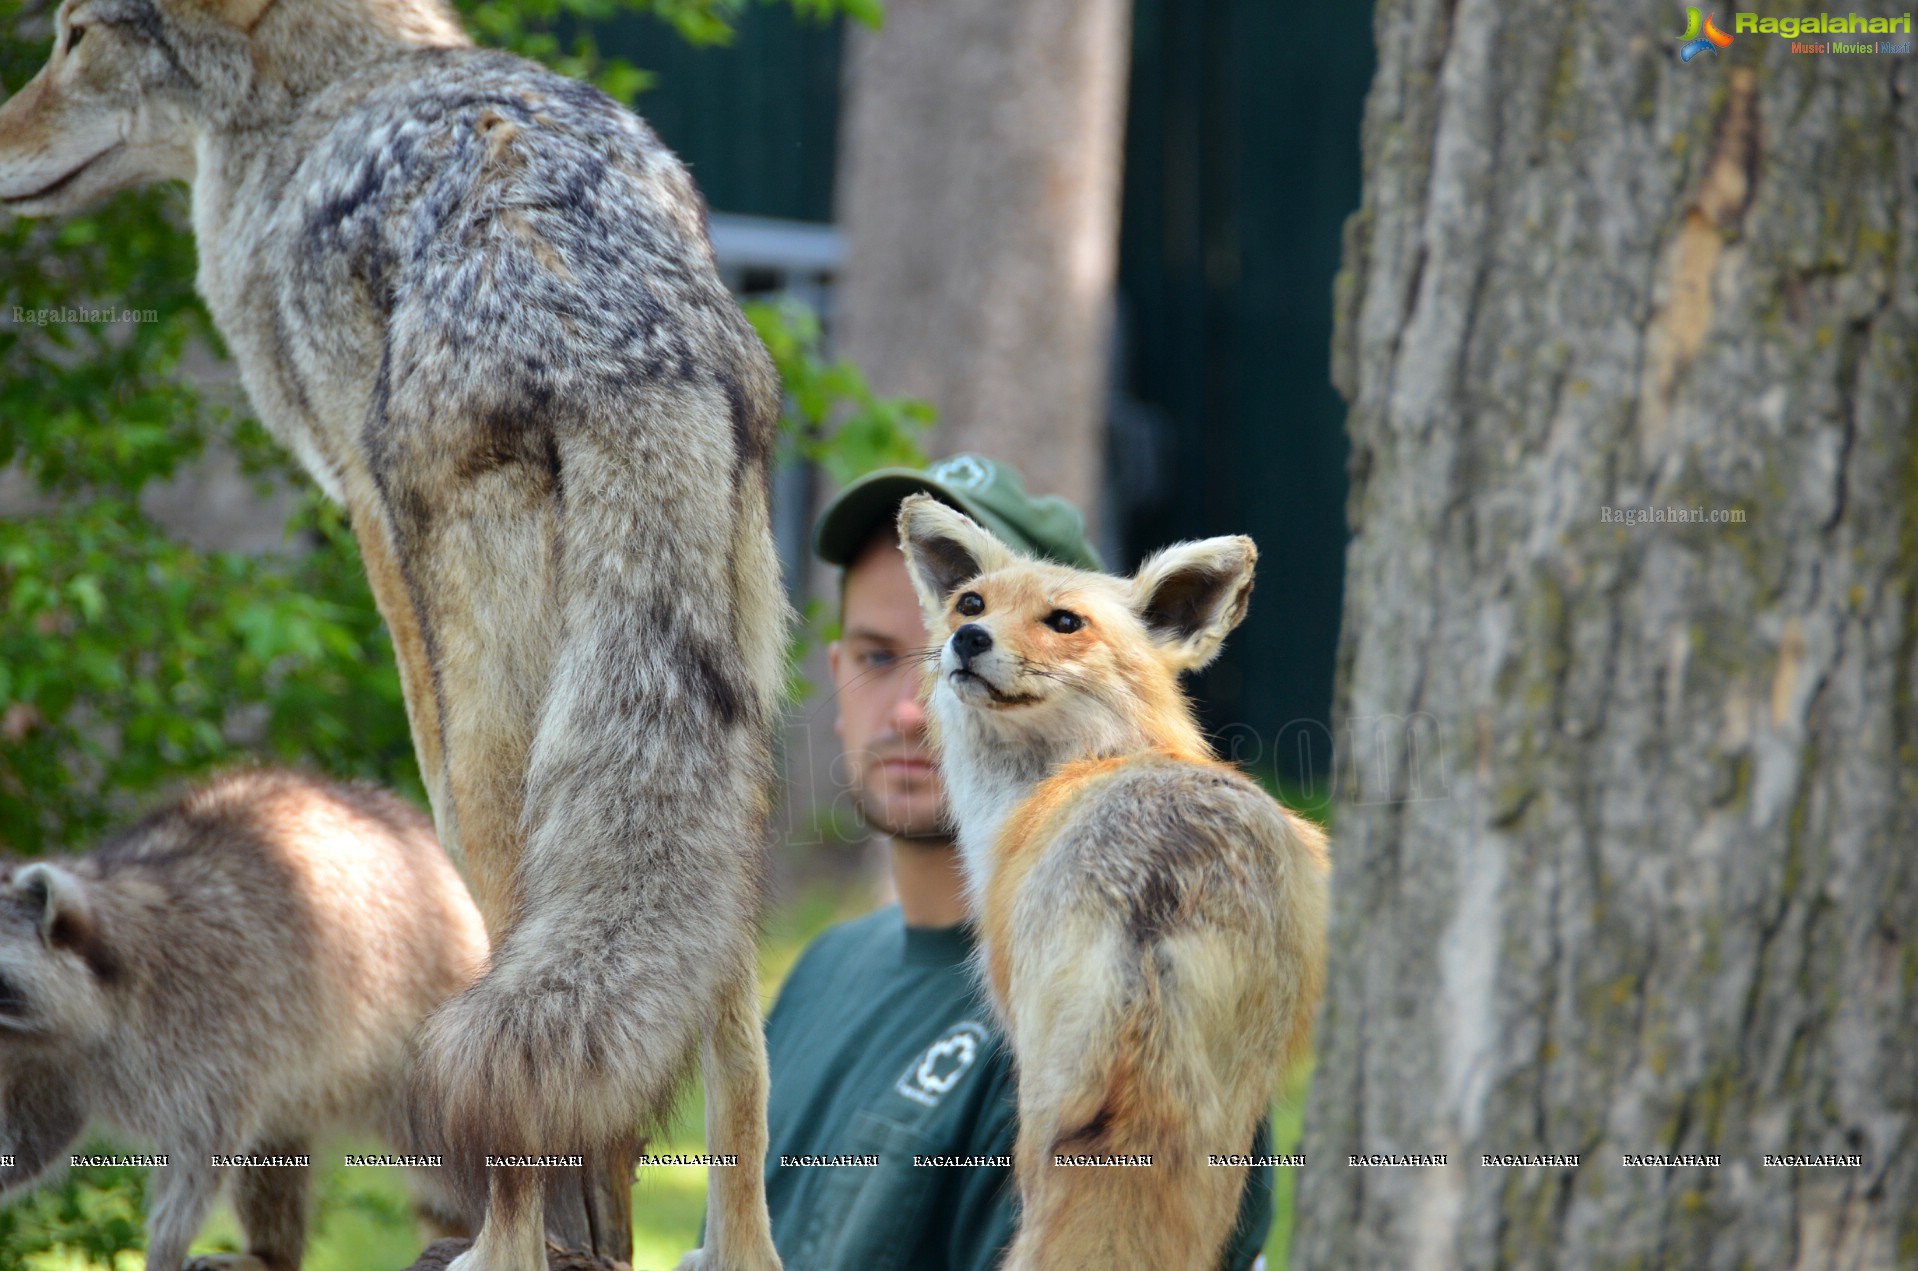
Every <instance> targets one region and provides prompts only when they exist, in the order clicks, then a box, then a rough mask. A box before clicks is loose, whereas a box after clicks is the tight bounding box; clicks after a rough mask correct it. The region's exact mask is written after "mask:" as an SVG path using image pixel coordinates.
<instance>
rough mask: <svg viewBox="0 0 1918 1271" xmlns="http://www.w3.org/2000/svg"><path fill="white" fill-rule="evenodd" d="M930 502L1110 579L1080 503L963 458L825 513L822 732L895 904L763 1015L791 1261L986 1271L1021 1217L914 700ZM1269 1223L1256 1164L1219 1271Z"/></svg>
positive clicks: (898, 476)
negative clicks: (828, 726)
mask: <svg viewBox="0 0 1918 1271" xmlns="http://www.w3.org/2000/svg"><path fill="white" fill-rule="evenodd" d="M921 491H923V492H925V493H927V494H931V495H933V496H935V497H936V498H939V499H941V500H942V501H944V502H947V503H950V504H951V505H953V506H954V507H956V508H958V509H959V510H960V511H962V512H964V513H966V515H968V516H970V517H972V518H973V519H974V520H976V521H978V522H979V523H980V524H982V525H984V526H986V527H987V528H988V529H990V530H992V531H993V532H994V533H995V534H997V535H999V537H1000V538H1002V539H1004V540H1005V541H1006V542H1008V543H1010V544H1012V545H1013V546H1015V547H1017V548H1020V549H1022V550H1024V551H1027V552H1031V553H1035V554H1038V555H1042V556H1047V557H1051V558H1053V559H1055V560H1058V561H1060V562H1062V563H1065V564H1071V565H1077V566H1081V567H1083V568H1089V569H1099V568H1102V567H1103V566H1102V565H1101V562H1100V561H1099V558H1098V555H1097V553H1096V552H1094V550H1093V549H1092V547H1091V545H1090V544H1089V543H1087V541H1086V537H1085V523H1084V520H1083V518H1082V517H1081V516H1080V514H1079V512H1078V510H1077V509H1076V508H1073V507H1072V506H1071V505H1070V504H1068V503H1066V502H1065V501H1064V500H1062V499H1057V498H1043V499H1035V498H1032V497H1030V496H1028V495H1027V494H1026V492H1025V490H1024V488H1023V486H1022V485H1021V483H1020V480H1019V477H1018V475H1017V474H1016V473H1014V472H1013V471H1012V470H1011V469H1009V468H1007V467H1005V466H1004V465H1003V464H995V463H993V462H991V461H989V460H986V459H982V458H979V457H978V456H974V455H961V456H958V457H956V458H952V459H948V460H946V461H945V462H943V463H940V464H937V465H935V466H934V467H932V468H931V469H929V470H927V471H925V472H916V471H908V470H903V469H894V470H887V471H884V472H878V473H874V474H872V475H870V476H867V477H865V478H863V479H861V480H859V481H856V482H854V483H853V484H852V485H850V486H848V487H847V488H846V489H845V490H844V491H842V492H841V493H840V494H839V496H838V497H837V498H835V499H834V500H833V502H832V503H831V504H830V505H829V506H828V507H827V508H826V510H825V512H824V513H823V514H822V515H821V517H820V519H819V524H818V526H817V530H816V533H815V536H814V549H815V550H816V551H817V552H818V554H819V556H820V557H821V558H822V559H823V560H825V561H827V562H828V563H830V564H834V565H839V566H842V567H844V569H845V573H844V576H843V580H842V586H841V593H840V595H841V629H842V635H841V637H840V638H839V639H838V640H837V641H835V642H834V643H833V644H832V645H830V646H829V647H828V650H827V659H828V663H829V665H830V667H831V671H832V680H833V686H834V688H835V690H836V699H835V700H836V702H837V705H838V718H837V721H836V723H835V726H834V727H835V731H836V732H837V733H838V735H839V737H840V740H841V741H842V742H843V743H844V745H845V748H846V758H847V765H846V766H847V771H848V774H849V780H850V785H851V788H852V794H853V796H854V798H855V799H856V800H857V801H858V805H859V809H860V812H861V814H862V815H863V817H864V818H865V821H866V823H867V824H868V825H870V826H871V827H872V828H873V829H874V830H875V831H877V832H878V833H879V834H881V835H883V836H885V839H886V841H887V845H888V847H889V849H890V856H891V864H892V877H893V883H894V887H895V889H896V891H897V892H898V896H899V900H898V903H897V904H895V905H888V906H886V907H885V908H882V909H880V910H878V911H877V912H875V913H872V914H869V915H867V916H866V917H864V918H859V919H855V920H854V921H852V922H848V923H845V924H843V925H841V926H838V927H835V928H833V929H832V930H830V931H827V932H826V933H825V934H824V935H822V936H820V937H819V938H818V939H817V940H815V941H814V942H813V943H812V945H811V946H810V947H809V948H808V949H807V950H806V952H805V953H804V954H803V955H802V956H801V957H800V960H799V962H798V964H797V965H796V966H795V967H794V968H793V971H792V975H791V976H790V977H789V978H788V980H787V981H786V986H785V988H784V989H783V990H782V991H781V993H780V996H779V1001H778V1002H777V1003H776V1004H775V1005H774V1007H773V1010H772V1014H771V1015H770V1016H769V1017H768V1019H767V1021H766V1044H767V1051H768V1054H769V1056H770V1061H771V1071H772V1096H771V1100H770V1105H769V1111H768V1125H769V1129H770V1134H771V1143H770V1149H769V1151H768V1153H767V1157H766V1197H767V1203H768V1204H769V1205H770V1207H771V1209H772V1220H773V1240H774V1243H775V1244H776V1245H777V1246H778V1247H779V1252H780V1255H781V1257H782V1258H783V1259H784V1260H785V1263H786V1266H787V1267H788V1268H790V1269H791V1271H894V1269H897V1271H988V1269H989V1268H993V1267H996V1266H997V1265H998V1264H999V1261H1000V1259H1001V1258H1002V1256H1003V1254H1004V1252H1005V1249H1006V1247H1007V1245H1009V1244H1010V1243H1011V1239H1012V1232H1013V1228H1014V1225H1015V1223H1016V1221H1017V1211H1016V1204H1017V1196H1016V1188H1015V1186H1014V1183H1013V1179H1012V1168H1011V1155H1012V1150H1013V1138H1014V1134H1015V1132H1016V1124H1015V1119H1014V1110H1015V1104H1016V1097H1017V1092H1016V1089H1015V1082H1014V1078H1013V1075H1012V1072H1011V1065H1010V1060H1009V1056H1008V1054H1007V1052H1006V1050H1005V1049H1004V1047H1003V1045H1002V1043H1001V1041H1000V1037H999V1033H998V1030H997V1028H996V1027H995V1026H994V1023H993V1020H992V1015H991V1011H990V1009H989V1008H988V1006H987V1005H986V1003H985V1001H984V999H983V998H982V997H980V996H979V994H978V993H977V992H976V991H975V988H974V980H973V976H972V971H971V968H970V967H969V965H968V958H969V957H970V955H971V952H972V945H973V937H972V933H971V930H970V928H969V927H967V926H966V925H965V924H966V920H967V912H966V901H965V888H964V880H963V877H962V875H961V872H960V864H959V855H958V852H957V850H956V849H955V847H954V845H953V840H952V835H951V831H950V830H949V829H948V828H947V826H946V823H945V820H944V815H943V812H942V809H941V799H942V790H941V786H940V781H939V773H938V770H937V769H936V768H935V767H934V766H933V763H932V761H931V757H930V754H929V752H928V749H927V741H926V735H925V723H926V720H925V715H924V713H923V711H922V709H921V707H920V704H919V701H918V691H919V684H920V679H921V676H922V673H923V668H924V661H923V658H922V655H923V654H924V653H925V652H926V651H927V649H928V648H929V646H930V645H931V644H932V641H931V639H930V638H929V637H928V636H927V634H926V630H925V626H924V622H923V619H922V618H921V617H920V612H919V603H918V600H917V599H916V598H915V596H914V594H913V590H912V584H911V582H910V581H909V580H908V578H907V576H906V566H905V558H904V557H903V556H902V555H901V554H900V552H899V544H898V532H897V530H896V529H895V528H894V517H895V515H896V513H897V511H898V507H899V503H900V501H901V500H902V499H904V498H905V497H906V496H907V495H908V494H913V493H917V492H921ZM1268 1138H1269V1131H1268V1129H1267V1128H1261V1130H1260V1132H1259V1138H1258V1141H1257V1143H1256V1144H1254V1145H1248V1146H1252V1148H1253V1150H1254V1151H1258V1152H1265V1151H1268V1150H1269V1145H1268ZM1271 1221H1272V1173H1271V1171H1270V1170H1269V1169H1264V1170H1255V1171H1253V1173H1252V1174H1251V1176H1250V1179H1249V1182H1248V1185H1247V1188H1246V1194H1245V1198H1244V1201H1243V1202H1242V1204H1241V1206H1240V1215H1239V1227H1238V1230H1237V1232H1235V1234H1234V1237H1233V1240H1232V1242H1231V1244H1230V1245H1229V1246H1228V1257H1227V1261H1226V1267H1227V1268H1229V1269H1230V1271H1241V1269H1242V1268H1246V1267H1249V1266H1251V1265H1253V1262H1254V1259H1255V1258H1256V1257H1257V1256H1258V1249H1259V1246H1260V1244H1261V1243H1262V1242H1263V1241H1264V1238H1265V1233H1266V1231H1267V1229H1268V1228H1269V1227H1270V1225H1271Z"/></svg>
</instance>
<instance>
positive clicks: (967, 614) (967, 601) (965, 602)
mask: <svg viewBox="0 0 1918 1271" xmlns="http://www.w3.org/2000/svg"><path fill="white" fill-rule="evenodd" d="M953 608H954V609H956V610H958V611H959V616H960V617H961V618H977V617H978V616H979V615H980V614H982V613H984V612H985V611H986V600H985V597H984V596H981V595H980V594H979V593H978V592H976V591H969V592H967V593H966V594H965V595H963V596H961V597H959V603H958V604H956V605H954V606H953Z"/></svg>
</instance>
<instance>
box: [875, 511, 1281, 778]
mask: <svg viewBox="0 0 1918 1271" xmlns="http://www.w3.org/2000/svg"><path fill="white" fill-rule="evenodd" d="M899 538H900V546H901V547H902V549H903V550H904V552H905V555H906V566H907V570H908V572H909V573H910V574H911V577H912V582H913V587H914V590H915V591H917V592H918V595H919V602H920V605H921V607H922V608H923V609H924V611H925V616H926V626H927V629H928V630H929V631H931V632H932V634H933V636H934V637H935V638H937V639H940V640H941V641H942V643H941V645H940V647H939V653H938V663H937V666H936V668H935V669H934V673H933V675H932V677H931V680H930V690H929V691H930V694H931V698H930V705H931V710H932V714H933V716H934V718H935V720H936V721H937V722H938V724H939V725H940V727H941V729H942V731H944V730H949V729H951V728H953V727H955V726H957V725H959V724H961V723H962V722H963V724H964V726H965V727H966V728H967V729H968V731H970V732H972V733H974V734H975V735H976V736H978V737H979V738H980V739H981V740H986V741H997V742H1000V743H1008V744H1011V745H1012V746H1013V747H1014V748H1016V749H1017V750H1019V751H1022V752H1024V753H1027V754H1030V755H1031V756H1032V757H1033V759H1034V760H1035V761H1037V762H1040V763H1042V764H1045V765H1047V766H1050V765H1051V764H1054V763H1058V762H1061V761H1063V760H1065V759H1070V758H1074V757H1077V756H1080V755H1087V754H1115V753H1126V752H1130V751H1134V750H1138V749H1142V748H1145V747H1148V746H1161V747H1166V748H1169V749H1172V750H1176V751H1180V752H1183V753H1192V754H1209V753H1210V752H1209V748H1208V747H1207V746H1206V745H1205V743H1204V741H1203V739H1202V738H1201V737H1200V734H1199V731H1198V727H1197V725H1196V724H1195V723H1194V722H1193V719H1192V712H1191V708H1190V706H1189V704H1188V703H1187V701H1186V699H1185V695H1184V694H1183V692H1181V690H1180V688H1179V676H1180V675H1181V674H1182V673H1183V672H1186V671H1190V670H1196V669H1197V668H1199V667H1202V666H1204V665H1206V664H1207V663H1208V662H1210V661H1211V660H1212V659H1213V658H1214V657H1216V656H1217V655H1218V652H1219V646H1220V644H1221V643H1222V642H1223V641H1224V640H1225V637H1226V634H1227V633H1228V632H1230V631H1231V630H1232V628H1234V627H1236V626H1237V625H1238V624H1239V622H1240V620H1241V619H1243V618H1244V617H1245V610H1246V603H1247V600H1248V599H1249V597H1250V596H1251V593H1252V570H1253V566H1254V564H1255V563H1256V561H1257V560H1258V549H1257V548H1256V547H1254V546H1253V544H1252V540H1251V539H1249V538H1244V537H1231V538H1212V539H1206V540H1204V541H1203V542H1198V543H1181V544H1179V545H1177V546H1175V547H1168V548H1166V549H1165V550H1164V551H1162V552H1159V553H1158V554H1157V555H1155V556H1153V557H1152V558H1151V559H1149V560H1147V561H1146V562H1145V563H1144V564H1143V565H1141V566H1140V567H1139V571H1138V572H1137V573H1136V574H1134V575H1133V576H1132V577H1131V578H1114V577H1110V576H1108V575H1105V574H1096V573H1091V572H1088V571H1086V570H1079V569H1072V568H1069V567H1067V566H1064V565H1056V564H1052V563H1050V562H1047V561H1037V560H1032V559H1029V558H1027V557H1024V556H1022V555H1020V554H1018V553H1017V552H1014V551H1013V550H1012V549H1011V548H1009V547H1007V546H1006V545H1005V544H1004V543H1002V542H1000V541H999V540H998V539H997V538H994V537H993V536H992V535H991V534H990V533H988V532H987V531H986V530H984V529H982V528H981V527H980V526H979V525H977V524H975V523H974V522H973V521H972V520H971V519H969V518H968V517H966V516H965V515H964V514H962V513H960V512H957V511H955V510H954V509H952V508H950V507H948V506H946V505H945V504H943V503H940V502H938V501H937V500H935V499H933V498H931V497H929V496H927V495H914V496H912V497H911V498H909V499H907V500H906V501H905V502H904V504H902V505H901V507H900V511H899Z"/></svg>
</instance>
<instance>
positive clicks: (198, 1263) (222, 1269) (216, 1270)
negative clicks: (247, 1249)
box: [180, 1253, 272, 1271]
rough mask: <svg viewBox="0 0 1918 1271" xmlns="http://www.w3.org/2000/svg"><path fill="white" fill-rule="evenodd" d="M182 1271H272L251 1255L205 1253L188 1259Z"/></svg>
mask: <svg viewBox="0 0 1918 1271" xmlns="http://www.w3.org/2000/svg"><path fill="white" fill-rule="evenodd" d="M180 1271H272V1268H271V1267H269V1266H267V1265H266V1263H264V1262H262V1261H260V1260H259V1259H258V1258H256V1257H254V1256H253V1255H252V1254H250V1253H203V1254H200V1255H199V1256H198V1257H193V1258H188V1259H187V1260H186V1263H185V1265H184V1266H182V1267H181V1268H180Z"/></svg>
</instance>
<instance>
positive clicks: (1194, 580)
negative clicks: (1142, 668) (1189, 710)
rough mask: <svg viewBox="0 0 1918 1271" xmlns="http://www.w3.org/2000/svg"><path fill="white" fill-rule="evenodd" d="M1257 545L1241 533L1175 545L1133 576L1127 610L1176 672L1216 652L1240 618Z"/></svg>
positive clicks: (1248, 595)
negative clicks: (1134, 615)
mask: <svg viewBox="0 0 1918 1271" xmlns="http://www.w3.org/2000/svg"><path fill="white" fill-rule="evenodd" d="M1258 559H1259V549H1258V548H1257V547H1255V546H1253V543H1252V540H1251V539H1249V538H1246V537H1244V536H1243V535H1236V536H1233V537H1231V538H1208V539H1206V540H1204V541H1203V542H1199V543H1180V544H1178V545H1176V546H1173V547H1168V548H1166V549H1165V550H1164V551H1162V552H1159V553H1158V554H1157V555H1155V556H1153V557H1152V558H1151V559H1149V560H1147V561H1146V563H1145V564H1143V565H1141V566H1139V572H1138V573H1136V574H1134V575H1133V576H1132V610H1133V612H1134V613H1136V614H1138V615H1139V620H1140V621H1141V622H1143V623H1145V627H1146V633H1147V634H1148V635H1150V636H1151V637H1152V642H1153V643H1154V644H1156V645H1158V647H1159V652H1160V654H1161V656H1163V657H1164V658H1165V659H1166V661H1167V662H1168V663H1170V664H1171V666H1172V669H1173V670H1175V671H1194V670H1197V669H1198V668H1199V667H1202V666H1204V665H1205V664H1206V663H1208V662H1210V661H1211V660H1212V659H1213V658H1214V657H1216V656H1218V652H1219V646H1220V645H1221V644H1222V643H1224V642H1225V637H1226V633H1227V632H1229V631H1231V630H1232V628H1234V627H1236V626H1238V625H1239V621H1240V619H1242V618H1244V617H1245V607H1246V604H1247V602H1248V601H1249V600H1250V599H1251V596H1252V567H1253V566H1254V565H1255V564H1257V562H1258Z"/></svg>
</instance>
